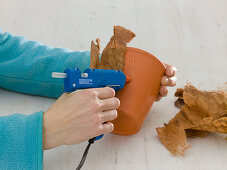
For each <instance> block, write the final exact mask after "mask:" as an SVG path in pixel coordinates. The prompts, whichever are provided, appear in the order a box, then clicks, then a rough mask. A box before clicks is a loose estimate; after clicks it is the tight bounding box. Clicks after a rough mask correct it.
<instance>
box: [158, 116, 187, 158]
mask: <svg viewBox="0 0 227 170" xmlns="http://www.w3.org/2000/svg"><path fill="white" fill-rule="evenodd" d="M164 125H165V126H164V127H160V128H156V131H157V133H158V135H159V138H160V140H161V142H162V144H163V145H164V146H165V147H166V148H167V149H168V150H169V151H170V152H171V153H172V154H173V155H178V154H180V155H182V156H183V155H184V151H185V150H186V149H187V148H189V147H190V145H188V144H187V140H186V135H185V131H184V127H183V125H182V124H181V122H180V121H178V120H175V121H172V122H170V123H169V124H164Z"/></svg>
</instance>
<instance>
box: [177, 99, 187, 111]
mask: <svg viewBox="0 0 227 170" xmlns="http://www.w3.org/2000/svg"><path fill="white" fill-rule="evenodd" d="M184 104H185V103H184V100H183V99H181V98H178V99H177V100H176V101H175V107H177V108H179V109H181V108H182V107H183V106H184Z"/></svg>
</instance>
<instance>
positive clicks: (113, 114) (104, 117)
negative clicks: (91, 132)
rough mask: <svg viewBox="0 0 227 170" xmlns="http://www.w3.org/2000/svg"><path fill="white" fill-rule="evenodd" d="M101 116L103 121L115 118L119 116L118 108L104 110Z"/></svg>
mask: <svg viewBox="0 0 227 170" xmlns="http://www.w3.org/2000/svg"><path fill="white" fill-rule="evenodd" d="M100 116H101V122H102V123H104V122H107V121H111V120H114V119H116V118H117V110H109V111H105V112H102V113H101V114H100Z"/></svg>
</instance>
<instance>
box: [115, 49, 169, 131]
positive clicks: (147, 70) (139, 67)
mask: <svg viewBox="0 0 227 170" xmlns="http://www.w3.org/2000/svg"><path fill="white" fill-rule="evenodd" d="M165 69H166V68H165V65H164V64H163V63H162V62H161V61H160V60H159V59H158V58H156V57H155V56H153V55H152V54H150V53H148V52H146V51H143V50H141V49H137V48H133V47H127V51H126V54H125V67H124V73H125V75H126V76H129V77H131V81H130V82H129V83H126V84H125V87H124V88H123V89H122V90H120V91H119V92H118V98H119V99H120V102H121V105H120V107H119V109H118V117H117V119H115V120H114V121H113V124H114V131H113V133H115V134H119V135H132V134H135V133H137V132H138V131H139V130H140V129H141V127H142V124H143V122H144V119H145V118H146V116H147V114H148V113H149V111H150V108H151V106H152V104H153V103H154V101H155V99H156V97H157V96H158V94H159V89H160V85H161V78H162V76H163V75H164V73H165Z"/></svg>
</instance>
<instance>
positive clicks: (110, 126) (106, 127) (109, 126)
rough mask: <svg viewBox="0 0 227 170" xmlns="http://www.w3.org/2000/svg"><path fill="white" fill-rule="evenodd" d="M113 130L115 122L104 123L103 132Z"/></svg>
mask: <svg viewBox="0 0 227 170" xmlns="http://www.w3.org/2000/svg"><path fill="white" fill-rule="evenodd" d="M113 130H114V125H113V123H111V122H107V123H104V124H102V127H101V132H102V134H104V133H110V132H112V131H113Z"/></svg>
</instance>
